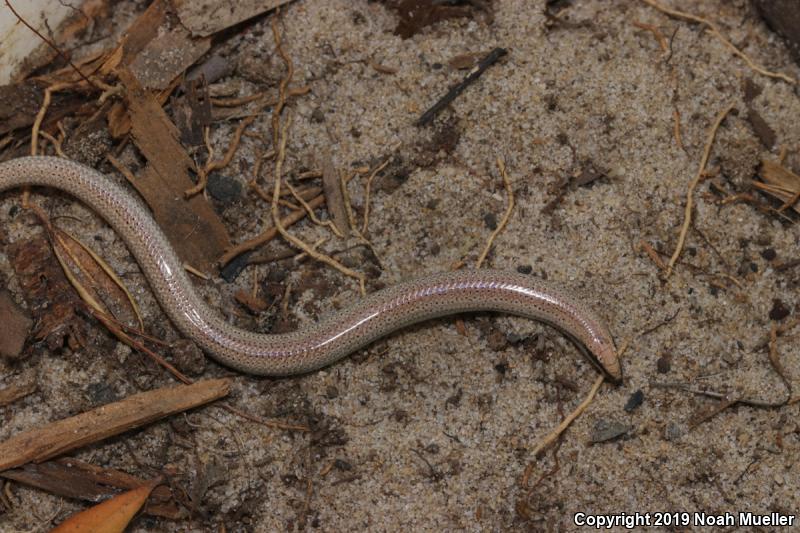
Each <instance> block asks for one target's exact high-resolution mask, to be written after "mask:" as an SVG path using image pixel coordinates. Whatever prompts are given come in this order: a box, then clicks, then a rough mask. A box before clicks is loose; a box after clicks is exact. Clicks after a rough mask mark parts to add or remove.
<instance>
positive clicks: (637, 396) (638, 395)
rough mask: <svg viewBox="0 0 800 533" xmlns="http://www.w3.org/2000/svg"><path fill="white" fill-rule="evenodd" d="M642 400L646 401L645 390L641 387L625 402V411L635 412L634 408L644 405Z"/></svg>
mask: <svg viewBox="0 0 800 533" xmlns="http://www.w3.org/2000/svg"><path fill="white" fill-rule="evenodd" d="M642 402H644V392H642V389H639V390H637V391H636V392H634V393H633V394H631V395H630V398H628V401H627V402H626V403H625V412H627V413H630V412H633V410H634V409H636V408H637V407H639V406H640V405H642Z"/></svg>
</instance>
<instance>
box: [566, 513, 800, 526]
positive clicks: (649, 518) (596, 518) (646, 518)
mask: <svg viewBox="0 0 800 533" xmlns="http://www.w3.org/2000/svg"><path fill="white" fill-rule="evenodd" d="M572 523H573V524H574V525H576V526H578V527H581V528H587V529H601V530H602V529H611V528H618V529H619V528H622V529H630V530H633V529H638V528H645V527H675V526H677V527H792V526H795V525H797V523H798V522H797V516H796V515H793V514H783V513H774V512H773V513H766V514H759V513H751V512H744V511H742V512H736V513H721V514H717V513H703V512H691V513H690V512H672V513H666V512H652V513H616V514H592V513H575V515H573V517H572Z"/></svg>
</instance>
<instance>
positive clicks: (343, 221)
mask: <svg viewBox="0 0 800 533" xmlns="http://www.w3.org/2000/svg"><path fill="white" fill-rule="evenodd" d="M322 190H323V191H325V203H326V204H327V206H328V214H330V216H331V220H332V221H333V224H334V225H335V226H336V228H337V229H338V230H339V231H340V232H341V233H342V235H344V236H345V237H347V236H348V235H349V234H350V225H349V223H348V218H347V211H346V210H345V207H344V194H343V192H342V180H340V179H339V174H338V173H337V172H336V167H335V166H334V165H333V158H332V157H331V153H330V151H329V150H325V153H324V155H323V161H322Z"/></svg>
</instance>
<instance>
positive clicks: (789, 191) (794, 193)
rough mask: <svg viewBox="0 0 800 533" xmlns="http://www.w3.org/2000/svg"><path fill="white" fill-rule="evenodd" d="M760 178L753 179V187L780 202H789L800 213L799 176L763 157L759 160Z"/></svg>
mask: <svg viewBox="0 0 800 533" xmlns="http://www.w3.org/2000/svg"><path fill="white" fill-rule="evenodd" d="M761 179H762V180H764V181H753V186H754V187H755V188H757V189H758V190H760V191H763V192H765V193H767V194H769V195H770V196H774V197H775V198H777V199H778V200H780V201H781V202H784V203H786V202H790V204H789V206H790V207H791V208H792V209H794V210H795V211H797V212H798V213H800V205H798V203H797V200H798V196H800V176H798V175H797V174H795V173H794V172H792V171H791V170H789V169H788V168H786V167H784V166H783V165H781V164H780V163H776V162H774V161H769V160H767V159H764V160H762V161H761ZM789 206H786V207H789ZM782 209H783V208H782Z"/></svg>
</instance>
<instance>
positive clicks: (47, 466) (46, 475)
mask: <svg viewBox="0 0 800 533" xmlns="http://www.w3.org/2000/svg"><path fill="white" fill-rule="evenodd" d="M0 476H2V477H4V478H6V479H10V480H12V481H16V482H17V483H20V484H24V485H28V486H30V487H36V488H37V489H41V490H43V491H46V492H49V493H51V494H55V495H57V496H63V497H64V498H72V499H78V500H84V501H87V502H89V504H96V503H99V502H101V501H103V500H107V499H109V498H112V497H114V496H116V495H117V494H119V493H120V491H123V490H131V489H135V488H137V487H139V486H141V485H143V484H144V483H145V480H144V479H141V478H138V477H136V476H132V475H130V474H128V473H126V472H122V471H120V470H115V469H113V468H106V467H100V466H96V465H93V464H90V463H85V462H83V461H81V460H79V459H75V458H74V457H63V458H61V459H56V460H54V461H45V462H44V463H40V464H32V463H29V464H26V465H25V466H22V467H20V468H13V469H11V470H6V471H4V472H2V473H0ZM143 512H144V513H145V514H149V515H151V516H161V517H164V518H169V519H170V520H179V519H182V518H186V515H187V511H186V509H185V508H183V507H180V506H179V505H178V503H177V502H176V501H175V497H174V495H173V494H172V491H171V490H170V488H169V487H167V486H166V485H159V486H158V487H156V488H155V489H154V490H153V492H151V493H150V497H149V498H148V499H147V505H146V506H145V508H144V511H143Z"/></svg>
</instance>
